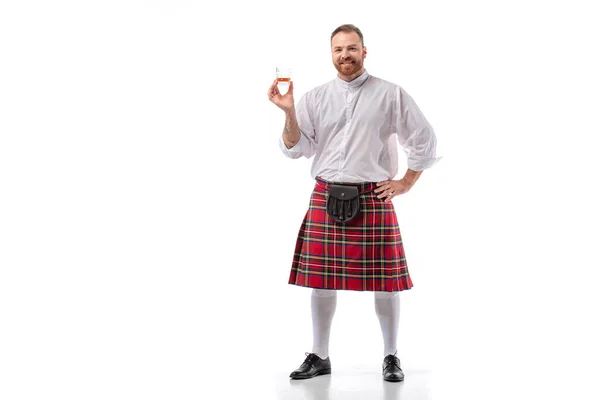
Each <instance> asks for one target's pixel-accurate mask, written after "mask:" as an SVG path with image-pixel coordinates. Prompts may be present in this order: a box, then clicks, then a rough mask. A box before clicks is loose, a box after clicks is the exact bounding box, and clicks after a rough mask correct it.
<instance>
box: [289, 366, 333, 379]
mask: <svg viewBox="0 0 600 400" xmlns="http://www.w3.org/2000/svg"><path fill="white" fill-rule="evenodd" d="M329 374H331V368H327V369H324V370H322V371H319V372H317V373H316V374H314V375H310V376H296V377H291V376H290V378H292V379H310V378H314V377H315V376H319V375H329Z"/></svg>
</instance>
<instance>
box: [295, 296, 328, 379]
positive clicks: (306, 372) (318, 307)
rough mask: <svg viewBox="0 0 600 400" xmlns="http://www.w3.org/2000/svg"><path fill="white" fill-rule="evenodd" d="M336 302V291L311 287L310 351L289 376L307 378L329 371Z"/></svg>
mask: <svg viewBox="0 0 600 400" xmlns="http://www.w3.org/2000/svg"><path fill="white" fill-rule="evenodd" d="M336 303H337V292H336V291H335V290H322V289H313V291H312V293H311V300H310V304H311V311H312V324H313V348H312V353H306V355H307V357H306V359H305V360H304V362H303V363H302V365H300V367H299V368H298V369H296V370H295V371H293V372H292V373H291V374H290V378H292V379H309V378H313V377H315V376H317V375H327V374H330V373H331V361H330V360H329V333H330V332H331V322H332V321H333V314H335V306H336Z"/></svg>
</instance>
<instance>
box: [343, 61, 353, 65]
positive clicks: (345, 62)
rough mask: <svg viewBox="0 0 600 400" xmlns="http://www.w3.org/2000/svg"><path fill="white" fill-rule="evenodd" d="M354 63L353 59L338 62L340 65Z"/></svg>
mask: <svg viewBox="0 0 600 400" xmlns="http://www.w3.org/2000/svg"><path fill="white" fill-rule="evenodd" d="M352 64H354V61H343V62H341V63H340V65H352Z"/></svg>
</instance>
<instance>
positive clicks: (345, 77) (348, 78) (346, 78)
mask: <svg viewBox="0 0 600 400" xmlns="http://www.w3.org/2000/svg"><path fill="white" fill-rule="evenodd" d="M363 72H365V67H362V68H361V69H359V70H358V71H356V73H354V74H352V75H342V74H341V73H340V72H338V76H339V78H340V79H341V80H343V81H346V82H352V81H353V80H355V79H356V78H358V77H359V76H361V75H362V73H363Z"/></svg>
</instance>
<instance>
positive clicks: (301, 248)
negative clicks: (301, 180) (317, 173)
mask: <svg viewBox="0 0 600 400" xmlns="http://www.w3.org/2000/svg"><path fill="white" fill-rule="evenodd" d="M328 183H329V182H327V181H324V180H322V179H320V178H317V182H316V185H315V188H314V190H313V193H312V195H311V198H310V205H309V208H308V211H307V213H306V216H305V217H304V221H303V222H302V225H301V226H300V231H299V232H298V239H297V241H296V248H295V252H294V258H293V262H292V269H291V272H290V278H289V282H288V283H290V284H293V285H298V286H305V287H311V288H318V289H336V290H358V291H386V292H394V291H400V290H407V289H410V288H411V287H412V286H413V283H412V280H411V278H410V275H409V273H408V267H407V265H406V257H405V255H404V247H403V245H402V237H401V235H400V228H399V227H398V219H397V217H396V212H395V210H394V205H393V204H392V202H387V203H385V202H384V201H383V200H382V199H378V198H377V195H378V193H374V192H372V191H369V192H368V193H364V194H361V195H360V200H361V215H360V216H358V217H357V218H356V219H355V220H354V221H351V222H350V223H347V224H339V223H336V222H335V221H333V220H332V219H331V218H330V217H329V215H327V212H326V209H325V208H326V202H327V190H328ZM376 187H377V185H376V183H374V182H366V183H362V184H361V185H360V188H359V190H360V191H361V192H362V191H365V190H372V189H375V188H376Z"/></svg>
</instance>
